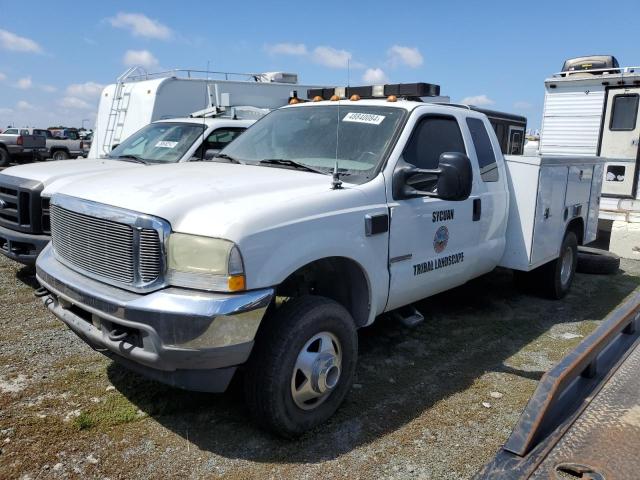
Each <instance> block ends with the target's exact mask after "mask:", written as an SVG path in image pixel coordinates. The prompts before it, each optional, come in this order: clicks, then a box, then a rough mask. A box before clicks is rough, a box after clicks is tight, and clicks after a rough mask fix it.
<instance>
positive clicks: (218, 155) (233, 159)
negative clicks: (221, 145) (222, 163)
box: [213, 153, 243, 165]
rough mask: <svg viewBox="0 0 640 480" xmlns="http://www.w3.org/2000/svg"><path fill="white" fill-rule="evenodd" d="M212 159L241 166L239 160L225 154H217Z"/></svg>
mask: <svg viewBox="0 0 640 480" xmlns="http://www.w3.org/2000/svg"><path fill="white" fill-rule="evenodd" d="M213 158H224V159H225V160H229V161H230V162H231V163H239V164H240V165H243V163H242V162H241V161H240V160H238V159H237V158H233V157H232V156H231V155H227V154H226V153H219V154H217V155H216V156H214V157H213Z"/></svg>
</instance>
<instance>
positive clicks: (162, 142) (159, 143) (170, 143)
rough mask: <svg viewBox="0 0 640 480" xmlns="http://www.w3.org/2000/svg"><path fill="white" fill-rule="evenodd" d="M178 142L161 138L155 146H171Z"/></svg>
mask: <svg viewBox="0 0 640 480" xmlns="http://www.w3.org/2000/svg"><path fill="white" fill-rule="evenodd" d="M177 144H178V142H169V141H167V140H161V141H160V142H158V143H156V148H173V147H175V146H176V145H177Z"/></svg>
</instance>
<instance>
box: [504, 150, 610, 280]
mask: <svg viewBox="0 0 640 480" xmlns="http://www.w3.org/2000/svg"><path fill="white" fill-rule="evenodd" d="M504 158H505V165H506V167H507V176H508V178H509V196H510V204H509V221H508V223H507V225H508V226H507V235H506V249H505V253H504V256H503V257H502V261H501V262H500V266H502V267H507V268H512V269H514V270H521V271H530V270H533V269H534V268H536V267H538V266H540V265H543V264H545V263H547V262H549V261H551V260H553V259H555V258H557V257H558V254H559V251H558V248H559V246H560V244H561V243H562V236H563V235H564V232H565V230H566V226H567V225H568V224H569V223H570V222H571V221H572V220H574V219H577V218H578V217H580V216H582V217H584V218H586V219H587V225H583V227H585V228H584V232H585V233H584V238H583V239H582V243H589V242H592V241H593V240H595V238H596V233H597V226H598V202H599V199H600V187H601V185H602V169H603V165H604V163H603V161H602V160H601V159H599V158H598V157H559V156H520V155H506V156H505V157H504ZM592 192H593V194H592ZM585 211H586V212H588V214H587V215H584V212H585ZM580 221H582V220H580ZM580 230H581V231H582V229H580ZM578 240H579V241H580V240H581V239H578Z"/></svg>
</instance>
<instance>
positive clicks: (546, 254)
mask: <svg viewBox="0 0 640 480" xmlns="http://www.w3.org/2000/svg"><path fill="white" fill-rule="evenodd" d="M569 168H572V167H569ZM569 168H567V167H564V166H554V167H542V168H541V169H540V175H539V180H538V198H537V200H536V213H535V220H534V225H533V249H532V252H531V264H532V265H537V264H541V263H546V262H547V261H549V260H553V259H554V258H556V257H557V256H558V250H559V248H560V243H561V242H562V237H563V236H564V223H565V220H564V209H565V198H566V196H565V194H566V190H567V175H568V171H569ZM573 168H575V167H573ZM589 187H590V185H589ZM588 198H589V194H588V193H587V199H588Z"/></svg>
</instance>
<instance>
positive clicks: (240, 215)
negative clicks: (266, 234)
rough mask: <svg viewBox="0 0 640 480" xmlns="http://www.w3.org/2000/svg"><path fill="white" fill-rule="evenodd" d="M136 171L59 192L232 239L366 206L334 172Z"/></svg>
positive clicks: (218, 167) (230, 167)
mask: <svg viewBox="0 0 640 480" xmlns="http://www.w3.org/2000/svg"><path fill="white" fill-rule="evenodd" d="M132 173H133V172H126V171H119V172H108V173H103V174H100V175H93V176H89V177H86V178H84V179H83V181H82V182H73V183H69V184H68V185H66V186H65V187H64V188H62V189H58V192H59V193H61V194H64V195H68V196H72V197H76V198H80V199H85V200H90V201H94V202H98V203H102V204H106V205H111V206H115V207H119V208H124V209H127V210H133V211H136V212H140V213H145V214H149V215H154V216H157V217H160V218H164V219H165V220H167V221H169V222H170V223H171V226H172V230H173V231H177V232H183V233H191V234H197V235H207V236H219V237H224V238H228V239H230V240H236V239H239V238H241V237H243V236H245V235H247V234H253V233H256V232H257V231H260V230H261V229H272V228H274V227H276V226H277V225H278V224H285V223H287V222H293V221H296V219H301V218H309V217H312V216H314V215H326V214H327V212H331V211H334V212H335V211H336V209H341V210H342V209H345V208H347V209H348V208H355V207H358V206H362V205H364V204H365V197H364V194H363V193H362V192H360V191H359V188H358V186H356V185H349V184H347V183H345V184H344V188H343V189H341V190H332V189H331V177H330V176H329V175H321V174H317V173H312V172H305V171H300V170H292V169H285V168H277V167H265V166H251V165H237V164H222V163H201V162H198V163H183V164H179V165H158V166H154V167H153V168H150V169H147V170H145V171H144V175H137V174H132ZM136 173H137V172H136ZM349 198H351V200H349Z"/></svg>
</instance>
